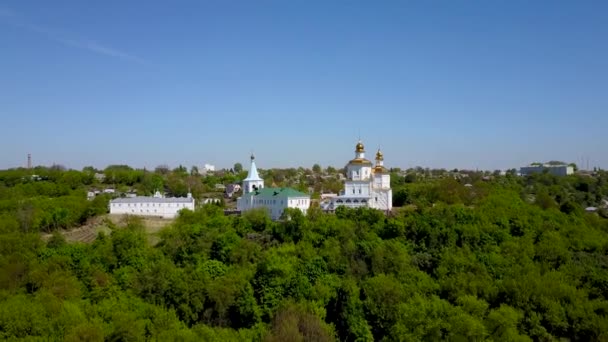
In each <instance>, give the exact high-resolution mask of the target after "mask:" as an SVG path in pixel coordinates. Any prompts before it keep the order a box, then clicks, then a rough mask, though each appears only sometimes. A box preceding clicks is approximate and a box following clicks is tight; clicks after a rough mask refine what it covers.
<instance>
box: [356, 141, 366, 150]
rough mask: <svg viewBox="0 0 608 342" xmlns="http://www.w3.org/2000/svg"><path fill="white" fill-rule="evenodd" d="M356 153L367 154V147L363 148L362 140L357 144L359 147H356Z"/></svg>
mask: <svg viewBox="0 0 608 342" xmlns="http://www.w3.org/2000/svg"><path fill="white" fill-rule="evenodd" d="M355 152H365V147H364V146H363V143H362V142H361V140H359V142H358V143H357V146H356V147H355Z"/></svg>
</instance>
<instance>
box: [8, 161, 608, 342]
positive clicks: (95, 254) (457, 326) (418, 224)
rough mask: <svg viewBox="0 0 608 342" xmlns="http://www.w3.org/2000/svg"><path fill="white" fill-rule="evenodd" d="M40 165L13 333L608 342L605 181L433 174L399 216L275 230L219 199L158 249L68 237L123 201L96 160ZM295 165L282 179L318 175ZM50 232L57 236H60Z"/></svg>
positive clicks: (98, 337) (26, 197)
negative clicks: (94, 189)
mask: <svg viewBox="0 0 608 342" xmlns="http://www.w3.org/2000/svg"><path fill="white" fill-rule="evenodd" d="M36 172H37V174H40V175H41V177H44V178H43V179H42V180H39V181H31V180H30V179H27V178H25V179H24V178H23V177H24V175H25V173H24V171H20V170H12V171H2V172H0V339H2V340H53V341H56V340H65V341H139V340H151V341H201V340H203V341H285V340H290V341H291V340H297V341H310V340H315V341H333V340H340V341H373V340H387V341H392V340H407V341H438V340H450V341H531V340H539V341H553V340H571V341H601V340H606V339H608V335H607V333H606V332H607V331H608V317H607V315H608V261H607V260H606V255H607V254H608V236H607V234H608V220H606V219H605V218H603V217H602V216H601V215H596V214H590V213H585V212H583V211H582V207H583V205H591V204H593V205H595V204H597V203H598V196H599V199H600V200H601V199H602V198H604V197H605V196H606V195H607V194H608V191H607V190H608V189H607V188H606V186H607V184H608V179H607V178H606V175H605V174H601V175H600V176H598V177H596V178H589V179H583V178H580V177H563V178H557V177H554V176H551V175H550V174H542V175H533V176H531V177H528V178H516V177H513V176H509V175H508V176H505V177H501V176H496V175H495V176H494V177H496V178H495V179H491V180H481V177H477V176H475V175H473V176H470V177H469V178H467V179H458V180H457V179H449V178H444V179H441V178H440V179H437V178H433V177H434V176H433V171H432V170H419V171H417V172H416V173H415V175H416V176H415V177H410V178H409V179H405V177H401V178H402V179H397V180H396V181H395V184H396V186H397V188H396V189H395V195H396V196H395V200H396V202H398V203H399V204H402V205H403V206H404V207H403V208H400V209H399V210H396V211H394V212H393V213H391V214H389V215H385V213H382V212H379V211H376V210H372V209H363V208H361V209H356V210H351V209H346V208H340V209H339V210H336V213H335V214H328V213H323V212H322V211H320V210H319V209H311V210H309V211H308V213H307V215H304V214H302V212H300V211H299V210H286V211H285V213H284V215H283V217H282V218H281V220H279V221H278V222H273V221H271V220H270V217H269V216H268V213H267V212H266V211H264V210H257V211H250V212H247V213H245V214H244V215H243V216H224V214H223V211H222V210H221V208H219V207H217V206H204V207H202V208H199V209H197V210H196V211H194V212H189V211H186V212H182V213H181V214H180V216H179V217H178V218H177V219H176V220H175V221H174V223H173V224H172V225H170V226H169V227H167V228H165V229H164V230H163V231H162V232H161V233H160V234H159V237H160V242H159V243H158V244H156V245H155V246H154V247H153V246H150V245H149V244H148V243H147V239H146V235H145V232H144V230H143V226H142V223H141V221H140V220H138V219H137V218H129V219H128V222H127V227H126V228H118V227H114V226H112V227H111V228H112V233H111V234H110V235H104V234H100V235H99V236H98V237H97V239H96V240H95V241H94V242H93V243H91V244H70V243H67V242H66V241H65V239H64V238H63V235H61V234H59V233H58V232H57V231H58V230H59V229H64V228H69V227H72V226H74V225H77V224H80V223H82V222H84V220H86V219H87V218H89V217H92V216H96V215H100V214H103V213H104V212H105V210H106V209H105V208H106V204H107V200H108V198H107V197H97V198H95V199H94V200H92V201H86V200H85V199H84V193H83V189H84V185H85V184H87V182H92V184H94V183H95V182H97V181H96V180H95V179H94V177H93V178H91V177H90V174H93V173H94V172H95V170H89V169H87V170H84V171H83V172H78V171H75V172H72V171H65V170H61V169H59V168H54V169H40V170H36ZM104 173H105V174H106V176H107V177H110V178H111V180H107V179H106V182H112V181H117V182H123V183H121V184H123V185H127V184H130V183H132V184H133V185H134V186H135V187H138V186H142V187H143V188H145V189H147V190H146V191H154V189H155V187H157V186H159V184H160V186H162V187H165V188H169V189H170V190H171V191H176V192H177V191H182V190H183V189H182V190H180V187H182V188H183V186H184V185H187V186H190V184H189V183H188V182H189V181H191V180H192V178H190V177H193V176H192V175H190V174H188V173H187V172H186V170H185V168H177V169H176V170H173V171H170V170H168V169H166V170H165V169H159V172H158V173H152V172H147V171H146V172H143V171H142V172H140V171H138V170H133V169H131V168H129V167H126V166H120V165H118V166H112V167H109V168H107V169H106V170H105V171H104ZM283 173H284V174H281V173H280V172H275V173H274V174H271V173H268V175H269V176H271V177H285V179H288V178H289V177H295V178H297V177H298V176H297V175H298V174H299V173H302V175H306V171H305V170H293V174H292V172H291V171H285V172H283ZM308 176H311V177H312V178H314V177H315V175H312V174H310V173H309V174H308ZM214 177H217V178H215V179H207V181H209V182H212V183H213V182H216V181H219V182H221V181H222V179H223V180H227V179H229V178H222V177H223V176H214ZM475 177H477V178H475ZM304 178H307V177H304ZM197 183H198V184H199V186H206V185H205V183H203V182H202V181H201V179H197ZM467 183H468V184H471V186H465V184H467ZM108 184H111V183H108ZM213 184H215V183H213ZM301 185H302V186H305V187H307V186H308V185H309V184H308V183H307V182H303V183H301ZM39 231H49V232H54V234H52V235H51V237H50V239H49V240H48V241H47V242H46V243H44V242H43V241H42V240H41V238H40V235H39V234H38V232H39Z"/></svg>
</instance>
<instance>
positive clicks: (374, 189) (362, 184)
mask: <svg viewBox="0 0 608 342" xmlns="http://www.w3.org/2000/svg"><path fill="white" fill-rule="evenodd" d="M340 206H345V207H349V208H357V207H369V208H374V209H379V210H384V211H386V210H391V209H392V207H393V191H392V189H391V175H390V173H389V171H388V170H387V169H386V168H385V167H384V155H383V154H382V152H381V151H380V150H378V152H377V153H376V165H375V166H374V165H373V164H372V162H371V161H369V160H367V159H365V147H364V146H363V143H362V142H361V141H359V142H358V143H357V145H356V146H355V158H354V159H352V160H351V161H349V162H348V164H347V165H346V180H345V181H344V190H342V191H341V192H340V194H339V195H338V196H335V197H333V198H331V202H330V203H329V205H326V206H325V207H324V209H327V210H335V209H336V208H337V207H340Z"/></svg>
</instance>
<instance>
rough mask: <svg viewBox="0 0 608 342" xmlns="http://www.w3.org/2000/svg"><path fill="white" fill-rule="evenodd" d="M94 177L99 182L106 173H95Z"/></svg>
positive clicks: (103, 178) (104, 177)
mask: <svg viewBox="0 0 608 342" xmlns="http://www.w3.org/2000/svg"><path fill="white" fill-rule="evenodd" d="M94 177H95V179H96V180H97V181H99V182H103V181H104V180H105V179H106V175H104V174H103V173H99V172H98V173H96V174H95V176H94Z"/></svg>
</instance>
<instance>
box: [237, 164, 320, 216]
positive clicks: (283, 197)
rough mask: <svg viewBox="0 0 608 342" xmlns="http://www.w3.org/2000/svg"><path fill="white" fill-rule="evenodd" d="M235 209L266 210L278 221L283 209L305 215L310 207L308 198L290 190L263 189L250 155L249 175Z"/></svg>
mask: <svg viewBox="0 0 608 342" xmlns="http://www.w3.org/2000/svg"><path fill="white" fill-rule="evenodd" d="M236 207H237V210H239V211H240V212H245V211H247V210H251V209H255V208H266V209H267V210H268V213H269V214H270V217H271V218H272V219H273V220H278V219H279V218H280V217H281V215H282V214H283V211H284V210H285V208H297V209H300V210H301V211H302V212H303V213H304V214H306V211H307V210H308V208H309V207H310V196H308V195H306V194H304V193H302V192H299V191H296V190H294V189H290V188H265V187H264V180H263V179H261V178H260V176H259V175H258V170H257V167H256V165H255V158H254V156H253V155H252V156H251V168H250V169H249V174H248V175H247V178H245V179H244V180H243V196H242V197H240V198H238V199H237V202H236Z"/></svg>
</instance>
